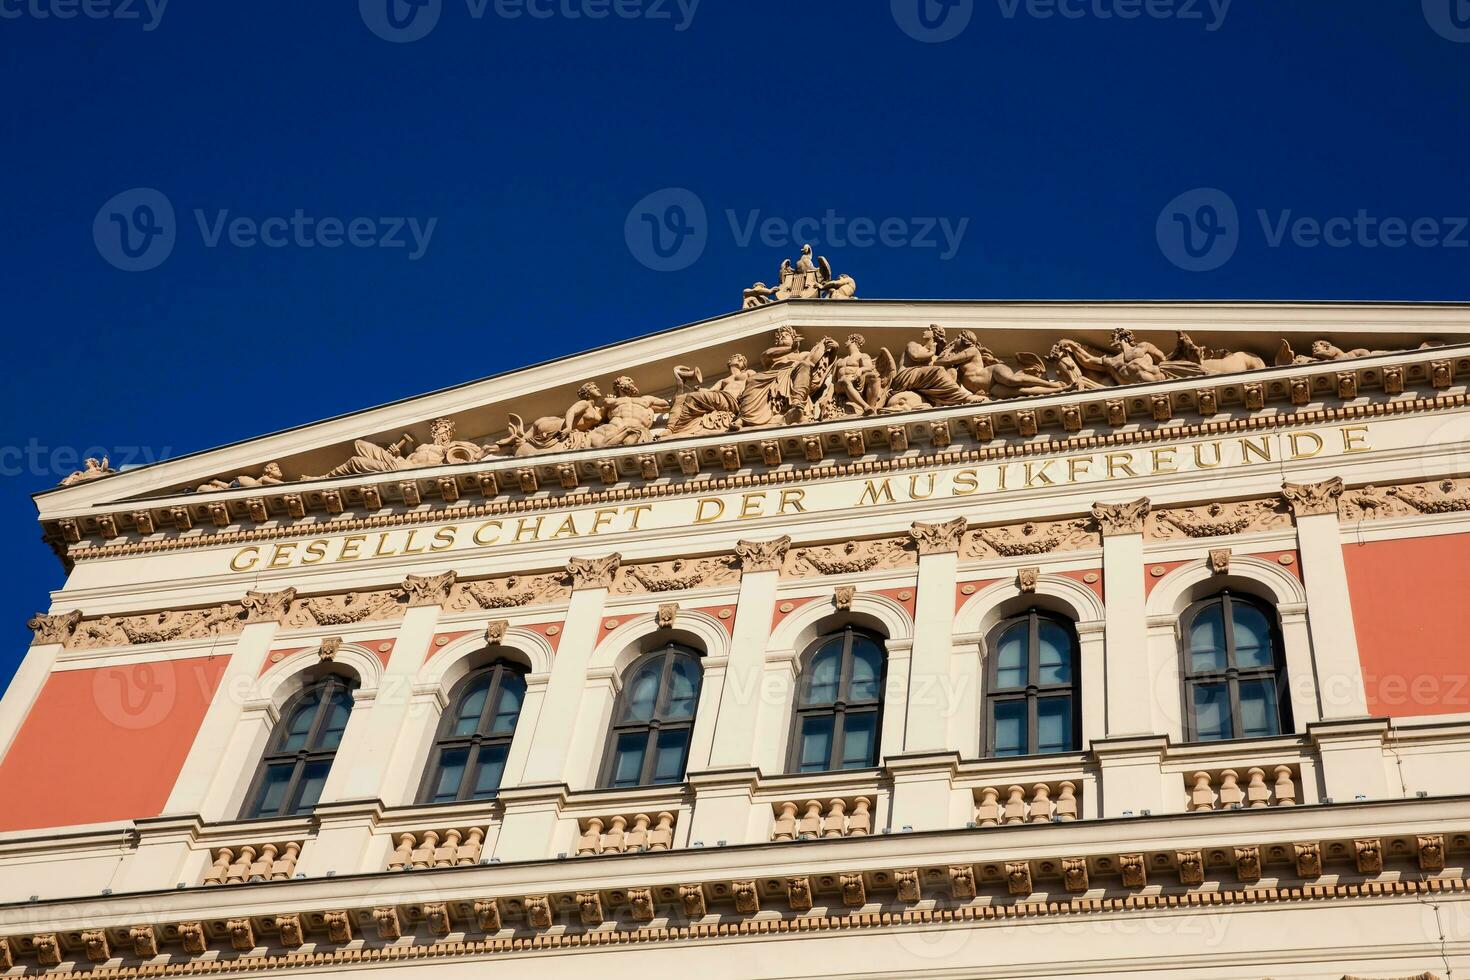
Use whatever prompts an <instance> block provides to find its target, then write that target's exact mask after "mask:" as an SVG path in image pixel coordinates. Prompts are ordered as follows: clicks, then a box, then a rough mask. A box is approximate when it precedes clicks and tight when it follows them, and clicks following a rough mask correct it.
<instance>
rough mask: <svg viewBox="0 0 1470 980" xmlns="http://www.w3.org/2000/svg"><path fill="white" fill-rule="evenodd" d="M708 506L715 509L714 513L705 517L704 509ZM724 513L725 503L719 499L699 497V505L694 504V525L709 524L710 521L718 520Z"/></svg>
mask: <svg viewBox="0 0 1470 980" xmlns="http://www.w3.org/2000/svg"><path fill="white" fill-rule="evenodd" d="M708 506H713V507H714V508H715V512H714V513H713V514H710V515H708V516H706V515H705V508H706V507H708ZM724 512H725V502H724V501H723V500H721V499H720V498H719V497H700V498H699V503H698V504H696V505H695V508H694V523H696V524H709V523H710V522H712V521H717V520H719V519H720V515H721V514H723V513H724Z"/></svg>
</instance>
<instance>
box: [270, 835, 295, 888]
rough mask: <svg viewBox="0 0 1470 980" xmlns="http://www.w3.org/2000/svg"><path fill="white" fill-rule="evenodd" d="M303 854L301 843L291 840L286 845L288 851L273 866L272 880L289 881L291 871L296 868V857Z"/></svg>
mask: <svg viewBox="0 0 1470 980" xmlns="http://www.w3.org/2000/svg"><path fill="white" fill-rule="evenodd" d="M300 854H301V845H300V844H298V843H296V842H295V841H291V842H290V843H289V844H287V845H286V853H285V854H284V855H282V856H281V859H280V860H279V861H277V862H276V863H275V864H274V865H272V866H271V880H272V881H287V880H289V879H290V877H291V873H292V872H294V871H295V870H296V858H297V857H298V856H300Z"/></svg>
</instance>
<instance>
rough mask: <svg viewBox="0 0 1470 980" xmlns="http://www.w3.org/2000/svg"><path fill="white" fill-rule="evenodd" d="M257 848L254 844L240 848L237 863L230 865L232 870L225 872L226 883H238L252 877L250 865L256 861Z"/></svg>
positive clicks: (236, 858)
mask: <svg viewBox="0 0 1470 980" xmlns="http://www.w3.org/2000/svg"><path fill="white" fill-rule="evenodd" d="M255 854H256V850H255V847H254V845H252V844H245V845H243V846H242V847H241V848H240V853H239V854H238V855H236V857H235V863H234V864H232V865H230V870H229V871H228V872H227V873H226V874H225V884H227V885H238V884H240V882H242V881H248V880H249V878H250V866H251V865H252V864H254V863H255Z"/></svg>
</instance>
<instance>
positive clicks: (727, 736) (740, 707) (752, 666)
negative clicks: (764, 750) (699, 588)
mask: <svg viewBox="0 0 1470 980" xmlns="http://www.w3.org/2000/svg"><path fill="white" fill-rule="evenodd" d="M783 553H784V552H783ZM780 584H781V572H780V570H779V566H775V567H770V568H767V569H765V570H762V571H750V570H749V569H747V570H746V571H745V572H744V573H743V574H741V576H740V598H739V603H738V605H737V607H736V609H737V612H736V615H735V630H734V633H733V635H732V637H731V639H730V659H729V663H728V664H727V665H726V668H725V683H724V689H723V690H722V691H721V694H720V702H719V715H718V719H717V730H716V737H715V740H714V745H713V747H712V750H711V752H710V766H711V767H713V768H716V769H720V768H725V767H729V766H748V765H751V764H752V763H753V762H754V761H755V752H756V748H755V746H756V735H757V728H758V726H759V725H760V711H761V689H762V686H763V681H764V676H765V669H766V647H767V646H768V645H769V644H770V640H771V620H772V619H773V618H774V617H775V612H776V589H777V587H778V586H779V585H780Z"/></svg>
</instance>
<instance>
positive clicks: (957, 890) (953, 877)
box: [949, 864, 975, 898]
mask: <svg viewBox="0 0 1470 980" xmlns="http://www.w3.org/2000/svg"><path fill="white" fill-rule="evenodd" d="M949 893H950V894H951V895H953V896H954V897H955V898H974V897H975V869H974V868H973V867H971V866H970V865H968V864H952V865H950V866H949Z"/></svg>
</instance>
